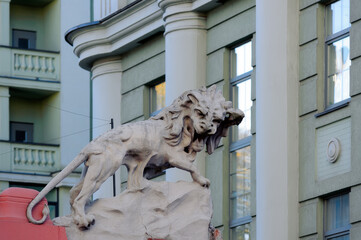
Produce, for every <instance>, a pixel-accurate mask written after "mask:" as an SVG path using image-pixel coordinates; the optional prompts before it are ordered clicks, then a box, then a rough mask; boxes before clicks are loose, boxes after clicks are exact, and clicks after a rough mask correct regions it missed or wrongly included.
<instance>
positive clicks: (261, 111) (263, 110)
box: [256, 0, 299, 240]
mask: <svg viewBox="0 0 361 240" xmlns="http://www.w3.org/2000/svg"><path fill="white" fill-rule="evenodd" d="M256 5H257V9H256V32H257V40H256V49H257V51H256V65H257V68H256V75H257V81H256V98H257V108H256V115H257V121H256V129H257V138H256V146H257V147H256V156H257V162H256V182H257V203H256V205H257V208H256V209H257V210H256V214H257V220H256V222H257V230H256V231H257V239H267V238H270V237H275V236H277V239H279V240H288V239H298V237H299V236H298V232H299V229H298V216H299V214H298V176H299V172H298V165H299V154H298V53H299V47H298V44H299V42H298V39H299V38H298V36H299V33H298V32H299V25H298V22H299V19H298V18H299V14H298V7H299V1H298V0H274V1H268V0H257V1H256Z"/></svg>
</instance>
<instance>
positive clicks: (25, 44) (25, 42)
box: [18, 38, 29, 49]
mask: <svg viewBox="0 0 361 240" xmlns="http://www.w3.org/2000/svg"><path fill="white" fill-rule="evenodd" d="M18 47H19V48H22V49H28V48H29V39H27V38H19V39H18Z"/></svg>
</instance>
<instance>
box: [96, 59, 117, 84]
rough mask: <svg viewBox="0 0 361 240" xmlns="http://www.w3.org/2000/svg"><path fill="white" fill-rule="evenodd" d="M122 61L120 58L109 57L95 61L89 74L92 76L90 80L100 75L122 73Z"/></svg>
mask: <svg viewBox="0 0 361 240" xmlns="http://www.w3.org/2000/svg"><path fill="white" fill-rule="evenodd" d="M122 71H123V68H122V60H121V57H120V56H116V57H109V58H103V59H100V60H97V61H95V62H94V63H93V67H92V68H91V72H92V74H93V76H92V80H93V79H94V78H96V77H98V76H100V75H103V74H109V73H117V72H122Z"/></svg>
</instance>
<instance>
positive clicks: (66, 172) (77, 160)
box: [26, 151, 88, 224]
mask: <svg viewBox="0 0 361 240" xmlns="http://www.w3.org/2000/svg"><path fill="white" fill-rule="evenodd" d="M87 159H88V154H86V153H84V152H83V151H82V152H81V153H80V154H79V155H78V156H77V157H76V158H75V159H74V160H73V161H71V163H70V164H69V165H67V166H66V167H65V168H64V169H63V170H62V171H61V172H60V173H58V174H57V175H56V176H55V177H54V178H53V179H51V180H50V182H49V183H48V184H47V185H46V186H45V187H44V188H43V189H42V190H41V192H40V193H39V194H38V195H37V196H36V197H35V198H34V199H33V200H32V201H31V202H30V203H29V205H28V208H27V211H26V216H27V217H28V220H29V222H31V223H34V224H42V223H44V222H45V220H46V218H47V217H48V215H49V212H50V211H49V207H48V206H47V205H45V206H44V209H43V217H42V218H41V219H40V220H35V219H34V217H33V215H32V210H33V208H34V206H35V205H36V204H38V203H39V202H40V201H41V199H43V198H44V197H45V196H46V194H48V193H49V192H50V191H51V190H52V189H53V188H55V187H56V185H58V184H59V183H60V182H61V181H62V180H63V179H64V178H66V177H67V176H68V175H69V174H70V173H71V172H73V171H74V170H75V169H76V168H77V167H79V166H80V164H82V163H83V162H84V161H86V160H87Z"/></svg>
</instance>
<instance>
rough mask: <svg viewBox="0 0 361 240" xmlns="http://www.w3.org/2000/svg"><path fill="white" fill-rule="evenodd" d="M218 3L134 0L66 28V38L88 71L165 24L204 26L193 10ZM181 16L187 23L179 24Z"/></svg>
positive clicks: (211, 0) (209, 0) (214, 0)
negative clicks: (106, 14)
mask: <svg viewBox="0 0 361 240" xmlns="http://www.w3.org/2000/svg"><path fill="white" fill-rule="evenodd" d="M219 5H220V3H219V2H218V1H217V0H136V1H134V2H132V3H131V4H129V5H127V6H126V7H124V8H123V9H120V10H118V11H116V12H115V13H113V14H111V15H109V16H107V17H105V18H103V19H101V20H99V21H94V22H90V23H84V24H81V25H78V26H76V27H74V28H71V29H69V30H68V31H67V32H66V34H65V40H66V41H67V42H68V43H69V44H70V45H72V46H73V47H74V50H73V51H74V53H75V55H76V56H78V57H79V65H80V67H82V68H84V69H86V70H88V71H90V70H91V68H92V66H93V64H94V62H95V61H97V60H99V59H102V58H107V57H112V56H119V55H121V54H123V53H125V52H127V51H129V50H130V49H132V48H135V47H137V46H138V45H139V44H140V42H141V41H142V40H144V39H146V38H148V37H150V36H152V35H154V34H156V33H158V32H163V31H164V30H165V25H167V28H168V32H171V31H175V30H177V29H182V28H202V29H204V23H203V22H204V21H205V18H204V16H203V15H202V14H200V15H199V14H198V15H197V16H195V15H194V14H193V13H192V12H198V13H202V12H206V11H209V10H210V9H212V8H214V7H216V6H219ZM189 14H191V15H189ZM166 18H167V19H166ZM182 19H183V20H185V21H186V22H187V23H185V24H182V26H180V27H178V23H179V22H180V20H182ZM164 20H166V21H165V22H167V21H169V23H168V24H167V23H165V22H164Z"/></svg>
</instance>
